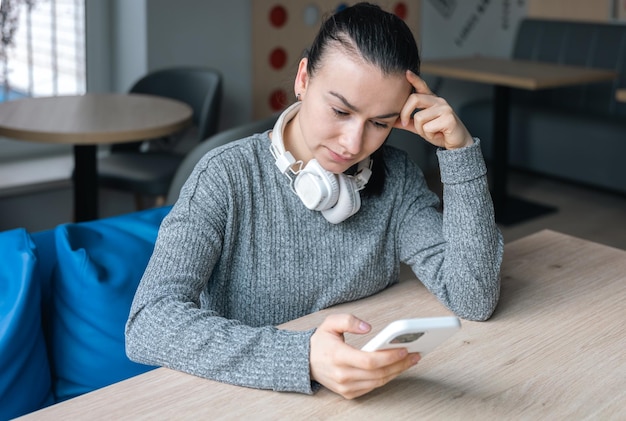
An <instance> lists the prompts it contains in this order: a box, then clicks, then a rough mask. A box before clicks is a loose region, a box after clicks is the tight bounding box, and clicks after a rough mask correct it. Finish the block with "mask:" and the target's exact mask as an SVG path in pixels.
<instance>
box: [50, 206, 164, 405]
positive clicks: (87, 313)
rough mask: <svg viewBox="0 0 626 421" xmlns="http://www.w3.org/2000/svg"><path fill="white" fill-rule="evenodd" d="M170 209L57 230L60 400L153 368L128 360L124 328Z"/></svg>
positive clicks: (55, 331) (55, 321) (55, 347)
mask: <svg viewBox="0 0 626 421" xmlns="http://www.w3.org/2000/svg"><path fill="white" fill-rule="evenodd" d="M169 209H170V208H169V207H163V208H156V209H149V210H145V211H140V212H135V213H132V214H127V215H122V216H119V217H114V218H108V219H102V220H97V221H90V222H83V223H77V224H65V225H60V226H58V227H57V228H56V231H55V237H56V248H57V259H58V263H57V267H56V271H55V274H54V281H53V291H52V300H53V318H52V326H51V335H52V338H51V342H52V361H51V362H52V364H53V366H54V368H55V370H56V371H55V374H56V378H55V380H54V384H53V387H54V393H55V395H56V398H57V400H58V401H62V400H65V399H69V398H72V397H74V396H77V395H80V394H83V393H86V392H89V391H92V390H95V389H97V388H100V387H103V386H106V385H109V384H111V383H115V382H118V381H120V380H123V379H126V378H128V377H131V376H134V375H137V374H140V373H143V372H145V371H147V370H150V369H152V368H153V367H150V366H145V365H141V364H137V363H134V362H132V361H130V360H129V359H128V357H127V356H126V352H125V345H124V343H125V341H124V327H125V324H126V320H127V319H128V314H129V311H130V305H131V303H132V300H133V297H134V294H135V290H136V289H137V286H138V284H139V281H140V279H141V276H142V275H143V272H144V270H145V268H146V265H147V263H148V259H149V258H150V256H151V254H152V250H153V248H154V243H155V241H156V236H157V232H158V228H159V225H160V223H161V220H162V219H163V217H164V216H165V215H166V214H167V212H168V211H169Z"/></svg>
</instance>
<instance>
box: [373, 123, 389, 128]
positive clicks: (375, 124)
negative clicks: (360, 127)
mask: <svg viewBox="0 0 626 421" xmlns="http://www.w3.org/2000/svg"><path fill="white" fill-rule="evenodd" d="M372 124H373V125H374V127H376V128H377V129H386V128H388V127H389V125H388V124H387V123H381V122H380V121H372Z"/></svg>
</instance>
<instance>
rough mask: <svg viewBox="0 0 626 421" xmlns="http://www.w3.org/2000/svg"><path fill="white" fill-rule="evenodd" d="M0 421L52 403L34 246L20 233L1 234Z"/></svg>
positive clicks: (28, 238) (19, 230) (8, 232)
mask: <svg viewBox="0 0 626 421" xmlns="http://www.w3.org/2000/svg"><path fill="white" fill-rule="evenodd" d="M0 256H2V264H0V419H3V420H4V419H9V418H14V417H17V416H20V415H23V414H25V413H28V412H31V411H34V410H37V409H39V408H41V407H43V406H47V405H50V404H52V403H53V396H52V390H51V381H50V366H49V364H48V356H47V351H46V345H45V342H44V338H43V332H42V330H41V310H40V308H41V307H40V306H41V291H40V284H39V279H38V273H37V257H36V255H35V246H34V244H33V242H32V241H31V239H30V236H29V235H28V233H27V232H26V230H24V229H23V228H19V229H14V230H10V231H5V232H2V233H0Z"/></svg>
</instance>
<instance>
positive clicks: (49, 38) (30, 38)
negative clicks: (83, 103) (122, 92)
mask: <svg viewBox="0 0 626 421" xmlns="http://www.w3.org/2000/svg"><path fill="white" fill-rule="evenodd" d="M84 9H85V5H84V0H2V4H1V5H0V23H1V24H2V35H3V39H2V42H3V45H2V46H0V48H3V49H4V53H5V54H4V55H3V54H0V59H3V60H2V62H0V66H1V68H0V84H1V85H2V88H3V89H2V93H0V95H1V96H2V99H3V100H7V99H12V98H17V97H22V96H49V95H70V94H82V93H84V92H85V18H84V11H85V10H84ZM7 34H9V35H10V37H11V40H10V41H11V43H10V44H9V45H7ZM3 56H4V57H3Z"/></svg>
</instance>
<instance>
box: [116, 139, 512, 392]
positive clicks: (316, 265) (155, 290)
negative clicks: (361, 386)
mask: <svg viewBox="0 0 626 421" xmlns="http://www.w3.org/2000/svg"><path fill="white" fill-rule="evenodd" d="M269 146H270V139H269V137H268V134H267V133H263V134H258V135H255V136H252V137H250V138H247V139H243V140H241V141H237V142H233V143H230V144H228V145H226V146H224V147H221V148H218V149H215V150H213V151H211V152H209V153H207V154H206V155H205V156H204V158H203V159H202V160H201V161H200V162H199V163H198V164H197V166H196V168H195V170H194V172H193V173H192V175H191V176H190V178H189V180H188V181H187V183H186V184H185V186H184V187H183V189H182V192H181V195H180V198H179V200H178V202H177V203H176V204H175V205H174V207H173V208H172V210H171V212H170V213H169V214H168V215H167V216H166V218H165V219H164V220H163V223H162V225H161V228H160V231H159V236H158V239H157V242H156V245H155V249H154V254H153V256H152V258H151V259H150V262H149V264H148V267H147V268H146V271H145V274H144V276H143V278H142V280H141V283H140V285H139V288H138V290H137V293H136V296H135V299H134V302H133V305H132V308H131V311H130V317H129V320H128V323H127V327H126V348H127V353H128V355H129V357H130V358H131V359H133V360H135V361H137V362H141V363H144V364H151V365H161V366H166V367H170V368H173V369H177V370H181V371H184V372H187V373H191V374H194V375H197V376H201V377H206V378H210V379H214V380H218V381H222V382H227V383H232V384H237V385H242V386H249V387H254V388H263V389H274V390H279V391H296V392H302V393H312V386H311V381H310V376H309V339H310V336H311V335H312V334H313V331H306V332H292V331H285V330H280V329H277V328H275V327H274V326H276V325H278V324H280V323H283V322H286V321H288V320H291V319H294V318H297V317H300V316H303V315H305V314H308V313H311V312H314V311H316V310H320V309H323V308H326V307H329V306H332V305H333V304H337V303H342V302H347V301H352V300H357V299H359V298H362V297H366V296H368V295H372V294H375V293H377V292H379V291H381V290H383V289H385V288H387V287H388V286H390V285H392V284H394V283H396V282H397V281H398V277H399V268H400V262H404V263H406V264H408V265H410V266H411V267H412V269H413V271H414V272H415V274H416V275H417V277H418V278H419V279H420V281H421V282H423V283H424V285H425V286H426V287H427V288H428V290H429V291H430V292H431V293H432V294H434V295H435V296H436V297H437V298H438V299H439V300H440V301H441V302H442V303H443V304H444V305H446V306H447V307H448V308H450V309H451V310H452V311H453V312H454V313H456V314H457V315H459V316H460V317H463V318H466V319H473V320H484V319H486V318H488V317H489V316H490V315H491V313H492V312H493V310H494V308H495V306H496V303H497V301H498V295H499V269H500V262H501V259H502V250H503V246H502V238H501V235H500V232H499V231H498V228H497V227H496V225H495V223H494V216H493V208H492V204H491V199H490V195H489V190H488V186H487V179H486V169H485V164H484V161H483V158H482V154H481V151H480V146H479V144H478V143H476V144H474V145H473V146H470V147H467V148H463V149H459V150H454V151H445V150H440V151H438V152H437V155H438V157H439V162H440V168H441V178H442V182H443V184H444V204H445V206H444V211H443V215H442V214H441V213H440V212H438V211H437V208H438V205H439V203H438V198H437V196H436V195H435V194H433V193H432V192H431V191H429V190H428V189H427V186H426V183H425V181H424V178H423V175H422V173H421V171H420V169H419V168H418V167H417V166H416V165H415V164H414V163H413V162H412V161H410V160H409V159H408V158H407V156H406V154H405V153H404V152H402V151H399V150H397V149H394V148H391V147H387V146H385V147H384V161H385V165H386V167H387V172H388V175H387V179H386V182H385V186H384V191H383V193H382V195H381V196H377V197H368V198H364V199H363V201H362V206H361V210H360V211H359V212H358V213H357V214H355V215H354V216H352V217H350V218H349V219H347V220H346V221H344V222H342V223H340V224H337V225H333V224H331V223H329V222H327V221H326V219H325V218H324V217H323V215H322V214H321V213H320V212H317V211H310V210H308V209H306V208H305V207H304V205H303V204H302V202H301V201H300V199H299V198H298V197H297V196H296V195H295V194H294V193H293V192H292V191H291V190H290V187H289V182H288V180H287V179H286V177H285V176H284V175H282V174H281V173H280V172H279V171H278V169H277V167H276V166H275V165H274V159H273V157H272V155H271V153H270V150H269ZM407 316H408V315H407Z"/></svg>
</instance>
